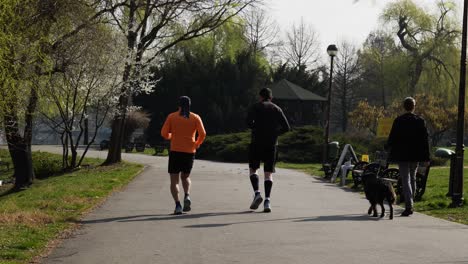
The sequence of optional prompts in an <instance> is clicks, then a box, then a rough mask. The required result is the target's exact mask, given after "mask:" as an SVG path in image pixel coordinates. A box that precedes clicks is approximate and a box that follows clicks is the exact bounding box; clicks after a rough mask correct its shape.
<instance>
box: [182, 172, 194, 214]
mask: <svg viewBox="0 0 468 264" xmlns="http://www.w3.org/2000/svg"><path fill="white" fill-rule="evenodd" d="M181 178H182V187H183V188H184V192H185V196H184V208H183V211H184V212H189V211H190V210H192V208H191V204H192V201H191V200H190V185H192V181H191V180H190V173H184V172H182V173H181Z"/></svg>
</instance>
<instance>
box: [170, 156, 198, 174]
mask: <svg viewBox="0 0 468 264" xmlns="http://www.w3.org/2000/svg"><path fill="white" fill-rule="evenodd" d="M194 160H195V153H185V152H177V151H171V152H169V168H168V172H169V173H170V174H176V173H180V172H182V173H190V172H191V171H192V167H193V161H194Z"/></svg>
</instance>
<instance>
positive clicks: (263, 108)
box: [247, 101, 290, 145]
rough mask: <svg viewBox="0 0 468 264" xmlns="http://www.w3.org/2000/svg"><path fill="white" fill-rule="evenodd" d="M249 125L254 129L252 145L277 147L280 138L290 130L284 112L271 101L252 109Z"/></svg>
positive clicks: (248, 116)
mask: <svg viewBox="0 0 468 264" xmlns="http://www.w3.org/2000/svg"><path fill="white" fill-rule="evenodd" d="M247 125H248V126H249V127H250V128H251V129H252V143H253V144H260V145H276V144H277V143H278V136H279V135H281V134H283V133H285V132H288V131H289V130H290V127H289V123H288V120H287V119H286V116H285V115H284V113H283V110H281V108H280V107H279V106H277V105H275V104H274V103H272V102H270V101H264V102H258V103H256V104H254V105H252V106H251V107H250V109H249V113H248V115H247Z"/></svg>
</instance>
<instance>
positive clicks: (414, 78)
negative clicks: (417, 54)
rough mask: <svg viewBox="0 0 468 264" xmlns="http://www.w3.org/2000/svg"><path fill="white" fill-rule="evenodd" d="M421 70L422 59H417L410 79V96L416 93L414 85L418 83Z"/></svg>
mask: <svg viewBox="0 0 468 264" xmlns="http://www.w3.org/2000/svg"><path fill="white" fill-rule="evenodd" d="M422 71H423V60H422V59H417V60H416V62H415V65H414V72H413V74H412V76H411V80H410V87H409V88H410V93H411V94H410V95H411V96H415V95H416V86H417V85H418V82H419V79H420V78H421V74H422Z"/></svg>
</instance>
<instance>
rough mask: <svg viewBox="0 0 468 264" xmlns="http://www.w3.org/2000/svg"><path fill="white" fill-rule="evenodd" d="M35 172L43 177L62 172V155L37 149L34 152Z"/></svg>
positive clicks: (37, 175) (38, 176) (37, 176)
mask: <svg viewBox="0 0 468 264" xmlns="http://www.w3.org/2000/svg"><path fill="white" fill-rule="evenodd" d="M32 159H33V166H34V174H35V175H36V178H38V179H43V178H47V177H49V176H52V175H54V174H57V173H60V172H62V171H63V170H62V156H61V155H54V154H50V153H45V152H40V151H36V152H33V153H32Z"/></svg>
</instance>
